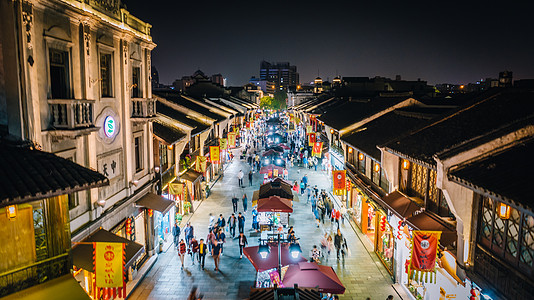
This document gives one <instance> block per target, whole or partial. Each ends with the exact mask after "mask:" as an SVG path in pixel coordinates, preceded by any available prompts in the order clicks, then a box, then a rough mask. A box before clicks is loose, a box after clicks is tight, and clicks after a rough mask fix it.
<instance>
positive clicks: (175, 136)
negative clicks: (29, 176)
mask: <svg viewBox="0 0 534 300" xmlns="http://www.w3.org/2000/svg"><path fill="white" fill-rule="evenodd" d="M152 125H153V131H154V135H155V136H156V137H158V138H159V139H161V140H162V141H164V142H165V143H166V144H167V145H173V144H175V143H177V142H178V141H179V140H181V139H183V138H185V137H187V133H185V132H183V131H181V130H179V129H177V128H175V127H172V126H170V125H167V124H165V123H163V122H159V121H154V122H152Z"/></svg>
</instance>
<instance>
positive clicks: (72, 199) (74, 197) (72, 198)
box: [67, 157, 79, 210]
mask: <svg viewBox="0 0 534 300" xmlns="http://www.w3.org/2000/svg"><path fill="white" fill-rule="evenodd" d="M67 160H70V161H72V162H74V157H68V158H67ZM67 200H68V203H69V210H70V209H73V208H75V207H76V206H78V204H79V201H78V193H71V194H68V195H67Z"/></svg>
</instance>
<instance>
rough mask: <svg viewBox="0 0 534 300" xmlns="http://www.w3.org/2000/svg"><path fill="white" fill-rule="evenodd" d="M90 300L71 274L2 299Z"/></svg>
mask: <svg viewBox="0 0 534 300" xmlns="http://www.w3.org/2000/svg"><path fill="white" fill-rule="evenodd" d="M15 299H16V300H33V299H57V300H63V299H68V300H90V299H91V298H90V297H89V295H87V293H85V291H84V290H83V288H82V286H81V285H80V284H79V283H78V281H76V279H75V278H74V277H72V275H71V274H67V275H64V276H61V277H59V278H56V279H52V280H49V281H46V282H45V283H41V284H38V285H35V286H32V287H30V288H27V289H25V290H22V291H19V292H16V293H14V294H11V295H9V296H6V297H4V298H2V300H15Z"/></svg>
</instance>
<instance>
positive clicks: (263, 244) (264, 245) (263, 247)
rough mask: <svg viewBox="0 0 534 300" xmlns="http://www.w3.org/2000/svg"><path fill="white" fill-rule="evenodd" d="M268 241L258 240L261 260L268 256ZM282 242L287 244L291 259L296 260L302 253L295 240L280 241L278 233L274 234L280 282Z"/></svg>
mask: <svg viewBox="0 0 534 300" xmlns="http://www.w3.org/2000/svg"><path fill="white" fill-rule="evenodd" d="M268 242H269V239H261V238H260V245H259V247H258V253H259V254H260V256H261V258H262V259H265V258H267V256H268V255H269V252H270V249H269V245H268ZM282 242H285V243H289V249H288V250H289V252H290V253H291V257H292V258H295V259H296V258H298V255H299V254H300V253H302V250H301V248H300V245H299V244H298V243H297V242H296V241H295V240H290V239H288V238H285V239H282V238H280V233H279V232H278V233H276V243H277V247H278V249H277V250H278V276H280V280H282V278H281V277H282Z"/></svg>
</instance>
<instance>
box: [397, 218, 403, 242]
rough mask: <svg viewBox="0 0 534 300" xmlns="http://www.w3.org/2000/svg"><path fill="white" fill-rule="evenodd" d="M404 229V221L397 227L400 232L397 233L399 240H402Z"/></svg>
mask: <svg viewBox="0 0 534 300" xmlns="http://www.w3.org/2000/svg"><path fill="white" fill-rule="evenodd" d="M403 227H404V226H402V221H399V226H397V229H399V231H397V238H398V239H399V240H400V239H402V230H403Z"/></svg>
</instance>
